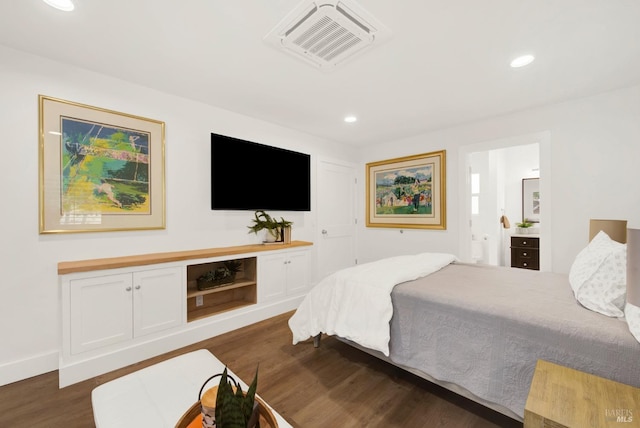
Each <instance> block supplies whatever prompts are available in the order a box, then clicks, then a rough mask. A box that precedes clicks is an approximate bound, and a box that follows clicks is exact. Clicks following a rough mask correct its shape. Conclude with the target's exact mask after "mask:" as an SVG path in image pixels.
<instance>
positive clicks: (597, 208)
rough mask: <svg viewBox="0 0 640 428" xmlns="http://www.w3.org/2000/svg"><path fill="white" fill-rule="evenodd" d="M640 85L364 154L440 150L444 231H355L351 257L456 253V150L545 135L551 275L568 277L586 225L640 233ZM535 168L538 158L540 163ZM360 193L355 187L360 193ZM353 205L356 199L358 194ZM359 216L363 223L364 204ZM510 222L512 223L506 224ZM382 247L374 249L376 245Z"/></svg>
mask: <svg viewBox="0 0 640 428" xmlns="http://www.w3.org/2000/svg"><path fill="white" fill-rule="evenodd" d="M638 118H640V86H635V87H631V88H625V89H620V90H616V91H612V92H607V93H603V94H599V95H595V96H592V97H588V98H583V99H579V100H574V101H570V102H564V103H560V104H554V105H550V106H544V107H540V108H536V109H531V110H527V111H522V112H518V113H513V114H509V115H505V116H500V117H495V118H490V119H486V120H481V121H478V122H474V123H469V124H466V125H462V126H457V127H453V128H449V129H443V130H440V131H435V132H431V133H428V134H424V135H419V136H415V137H412V138H407V139H403V140H399V141H392V142H389V143H387V144H381V145H378V146H376V147H371V148H367V151H366V153H365V154H364V156H363V165H362V171H363V172H362V174H363V176H364V168H365V167H364V163H366V162H373V161H379V160H383V159H389V158H394V157H399V156H408V155H413V154H418V153H425V152H430V151H436V150H441V149H446V150H447V225H448V226H447V230H445V231H436V230H434V231H431V230H411V229H407V230H404V233H399V231H398V230H397V229H377V228H366V227H365V226H364V225H362V222H361V226H360V230H359V231H358V233H359V242H358V249H359V258H360V260H361V261H370V260H375V259H378V258H381V257H385V256H389V255H393V254H407V253H413V252H417V251H447V252H452V253H454V254H456V253H457V252H458V233H459V226H458V216H459V215H460V209H459V202H458V188H459V186H458V180H459V178H458V177H459V175H460V174H459V171H458V165H459V159H458V155H459V149H460V148H461V147H463V146H467V145H475V144H480V143H482V142H487V141H492V140H499V139H505V138H509V137H514V136H520V135H526V134H533V133H543V132H549V135H550V149H551V153H550V163H551V165H550V173H548V174H547V173H546V172H545V173H544V175H543V179H544V180H550V187H551V188H552V189H553V191H552V192H551V193H552V194H551V200H550V201H548V202H547V200H548V196H545V198H546V199H545V204H549V205H546V206H551V207H552V209H551V211H552V212H551V213H549V214H550V221H549V222H547V223H548V224H545V227H548V230H547V232H548V235H549V239H550V240H552V242H553V245H552V247H551V253H552V254H551V259H552V263H551V266H552V270H553V271H556V272H568V271H569V269H570V266H571V263H572V262H573V259H574V257H575V255H576V254H577V253H578V251H580V249H582V248H583V247H584V246H585V245H586V244H587V241H588V225H589V219H590V218H618V219H627V220H628V221H629V223H628V224H629V227H636V228H637V227H640V191H638V189H637V183H638V182H639V181H640V180H639V179H640V168H638V166H637V162H638V159H640V120H638ZM541 162H543V158H541ZM362 187H363V186H362ZM361 191H362V192H363V193H362V194H361V195H360V199H361V200H364V188H362V189H361ZM360 215H361V216H362V217H364V202H362V205H361V212H360ZM512 220H513V219H512ZM381 243H382V245H380V244H381Z"/></svg>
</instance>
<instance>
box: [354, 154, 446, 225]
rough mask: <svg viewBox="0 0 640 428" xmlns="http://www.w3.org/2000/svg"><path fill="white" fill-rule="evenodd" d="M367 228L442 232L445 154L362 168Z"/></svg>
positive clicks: (444, 211)
mask: <svg viewBox="0 0 640 428" xmlns="http://www.w3.org/2000/svg"><path fill="white" fill-rule="evenodd" d="M366 175H367V184H366V186H367V189H366V192H367V227H390V228H412V229H446V228H447V214H446V213H447V211H446V196H447V195H446V151H445V150H441V151H437V152H431V153H423V154H419V155H413V156H406V157H401V158H395V159H388V160H384V161H378V162H371V163H368V164H367V165H366Z"/></svg>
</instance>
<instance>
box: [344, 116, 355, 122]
mask: <svg viewBox="0 0 640 428" xmlns="http://www.w3.org/2000/svg"><path fill="white" fill-rule="evenodd" d="M356 120H358V118H357V117H355V116H346V117H345V118H344V121H345V122H347V123H353V122H355V121H356Z"/></svg>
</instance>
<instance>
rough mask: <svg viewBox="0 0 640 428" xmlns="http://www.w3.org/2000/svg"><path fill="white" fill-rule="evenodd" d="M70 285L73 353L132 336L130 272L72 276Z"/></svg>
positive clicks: (121, 340) (117, 341)
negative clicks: (86, 276)
mask: <svg viewBox="0 0 640 428" xmlns="http://www.w3.org/2000/svg"><path fill="white" fill-rule="evenodd" d="M69 286H70V290H69V296H70V305H69V307H70V330H71V334H70V336H71V353H72V354H77V353H80V352H85V351H89V350H91V349H96V348H100V347H102V346H106V345H111V344H114V343H119V342H123V341H125V340H129V339H131V337H132V329H131V326H132V316H131V306H132V296H133V292H132V281H131V274H130V273H128V274H122V275H106V276H101V277H95V278H83V279H75V280H71V281H70V282H69Z"/></svg>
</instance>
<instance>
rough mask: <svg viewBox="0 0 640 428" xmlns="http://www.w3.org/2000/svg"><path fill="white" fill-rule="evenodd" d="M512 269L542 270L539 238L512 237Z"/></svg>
mask: <svg viewBox="0 0 640 428" xmlns="http://www.w3.org/2000/svg"><path fill="white" fill-rule="evenodd" d="M511 267H516V268H522V269H532V270H540V237H539V236H537V235H536V236H527V235H513V236H511Z"/></svg>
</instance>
